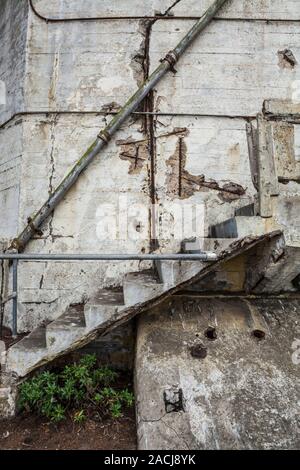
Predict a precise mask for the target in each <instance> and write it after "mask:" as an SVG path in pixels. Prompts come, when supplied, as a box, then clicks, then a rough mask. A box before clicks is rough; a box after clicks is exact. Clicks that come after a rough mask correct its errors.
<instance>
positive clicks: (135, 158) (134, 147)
mask: <svg viewBox="0 0 300 470" xmlns="http://www.w3.org/2000/svg"><path fill="white" fill-rule="evenodd" d="M117 145H118V146H120V147H121V152H120V154H119V157H120V158H121V160H127V161H129V162H130V166H129V170H128V173H129V174H137V173H140V172H141V170H142V168H143V166H144V163H145V162H146V161H147V160H148V155H149V151H148V139H143V140H133V139H131V138H128V139H126V140H118V141H117Z"/></svg>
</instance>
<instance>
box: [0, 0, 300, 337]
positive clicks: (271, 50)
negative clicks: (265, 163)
mask: <svg viewBox="0 0 300 470" xmlns="http://www.w3.org/2000/svg"><path fill="white" fill-rule="evenodd" d="M7 3H9V2H4V4H7ZM13 3H15V2H11V5H12V4H13ZM173 3H174V2H172V0H164V1H163V2H162V1H157V0H155V1H152V2H146V3H145V2H144V3H141V2H138V1H136V0H127V1H122V2H119V1H118V2H108V1H104V2H98V1H97V0H89V1H85V2H84V1H78V0H76V1H75V0H70V1H68V2H66V1H62V0H55V1H52V2H49V1H46V0H33V4H34V5H35V7H36V9H37V11H38V12H39V13H40V14H41V15H44V16H47V17H49V18H79V19H80V18H82V17H98V16H105V17H106V16H108V17H120V16H121V17H122V16H132V17H133V18H132V19H115V20H110V19H106V20H96V19H95V20H93V21H75V22H73V21H72V22H59V23H53V22H51V21H50V22H48V23H47V22H46V21H44V20H43V19H41V18H39V17H38V16H36V14H35V13H34V12H33V11H32V10H31V9H29V19H28V21H29V23H28V22H27V17H26V15H25V12H26V8H27V5H28V3H27V2H26V1H22V2H18V5H21V6H22V8H21V9H20V12H18V15H15V16H16V18H20V21H21V19H22V16H21V11H23V13H24V15H23V23H22V24H23V28H24V29H22V31H25V30H26V28H27V24H28V33H27V37H26V41H27V49H26V54H25V51H24V48H23V49H22V47H20V48H19V51H20V52H19V54H20V55H21V56H22V61H23V62H22V64H23V63H25V64H26V67H25V66H24V65H23V69H22V70H23V72H22V74H23V77H24V83H25V85H24V90H23V100H24V109H23V108H22V106H23V104H22V100H21V99H20V98H18V100H17V101H16V102H17V103H18V105H14V104H13V103H11V104H9V108H10V113H11V114H13V113H14V112H16V111H25V113H24V115H23V116H22V120H21V121H20V120H19V119H17V118H16V119H15V120H14V121H13V122H11V123H9V124H8V125H6V126H5V127H4V128H3V129H1V131H0V132H1V136H0V139H1V140H0V149H1V157H0V158H1V159H2V158H3V163H5V165H7V163H6V161H11V162H14V163H10V168H11V169H10V170H9V171H10V173H11V176H10V177H9V178H10V179H9V178H8V177H6V176H4V183H3V184H4V186H3V187H4V188H5V191H6V192H5V195H3V196H2V199H1V193H0V202H1V201H2V202H1V206H0V208H1V210H0V218H1V233H0V237H2V238H6V237H8V238H11V237H13V236H14V235H15V234H16V233H17V232H18V230H20V229H22V227H23V226H24V224H25V223H26V220H27V218H28V217H29V216H30V215H31V214H32V213H34V211H35V210H36V209H38V208H39V207H40V205H41V204H42V203H43V202H44V201H45V200H46V198H47V196H48V194H49V193H50V192H51V191H52V190H53V189H54V188H55V186H56V185H57V184H58V183H59V181H60V180H61V178H62V177H63V176H64V175H65V174H66V173H67V172H68V170H69V169H70V167H71V166H72V164H73V163H74V162H75V161H76V160H77V159H78V158H79V157H80V155H81V154H82V152H83V151H84V150H85V149H86V148H87V147H88V146H89V144H90V143H91V142H92V141H93V140H94V138H95V136H96V134H97V133H98V131H99V129H100V128H101V127H103V126H104V124H105V122H107V121H108V120H109V119H110V117H111V115H110V114H109V113H112V112H113V111H115V110H116V109H117V108H118V106H120V105H121V104H123V103H124V101H125V99H126V98H127V97H129V96H130V94H131V93H132V92H133V91H134V90H135V89H136V87H137V86H138V85H139V84H140V83H141V82H142V80H143V79H144V78H145V77H147V75H148V74H149V71H151V70H152V69H153V68H154V67H155V66H156V64H157V63H158V60H159V58H161V57H162V56H164V54H165V53H166V52H167V51H168V50H170V49H171V48H172V46H174V45H175V43H176V41H177V40H178V39H179V38H180V37H181V36H182V35H183V34H184V33H185V32H186V31H187V30H188V28H189V27H190V26H191V24H192V20H190V19H176V15H177V16H180V17H181V16H199V15H201V14H202V13H203V11H204V8H206V7H207V6H208V4H209V3H210V2H209V1H208V0H203V1H201V2H199V1H196V0H181V1H178V2H175V3H176V4H174V6H173V8H171V9H170V10H169V11H168V9H169V7H171V5H172V4H173ZM25 5H26V7H25ZM6 8H7V7H6ZM7 12H8V10H7ZM166 12H168V14H169V15H170V14H174V15H175V19H172V20H164V19H156V20H154V19H152V20H151V22H149V21H145V20H143V19H142V18H139V19H137V18H135V19H134V17H137V16H141V17H143V16H153V15H157V14H158V13H160V14H163V13H166ZM6 14H8V13H6ZM299 14H300V13H299V11H298V8H297V5H295V2H293V1H290V2H285V3H284V4H282V2H279V1H277V0H276V1H272V2H271V1H267V2H261V1H259V0H256V1H254V0H252V1H243V2H241V1H238V2H237V1H235V0H233V1H230V2H229V5H228V6H227V7H226V8H225V10H224V11H223V12H222V13H220V15H219V17H220V18H219V19H218V20H217V21H215V22H213V23H212V24H211V26H209V28H208V29H207V30H206V31H205V33H204V34H203V35H202V36H201V37H200V38H199V39H198V40H197V41H196V42H195V44H194V45H193V46H192V48H191V49H190V50H189V51H188V52H187V54H186V56H185V57H184V58H183V59H182V61H181V62H180V63H179V64H178V66H177V69H178V73H177V74H176V75H175V76H173V75H172V74H168V76H167V77H166V79H165V80H164V81H163V82H162V83H161V84H159V85H158V86H157V89H156V90H155V92H154V93H153V95H152V96H151V97H150V99H149V100H148V101H147V103H146V104H145V107H144V110H145V111H150V112H153V111H155V112H156V113H158V115H156V116H153V117H148V118H146V117H145V116H135V117H134V119H131V120H130V123H129V125H128V123H127V124H125V125H124V126H123V128H122V130H121V131H120V133H119V134H118V136H117V137H116V140H114V141H113V142H112V143H111V144H110V146H109V147H108V148H107V150H105V151H104V152H103V153H102V154H101V156H99V157H97V158H96V159H95V161H94V163H93V164H92V165H91V166H90V168H89V169H88V170H87V171H86V172H85V174H84V175H82V176H81V178H80V179H79V181H78V183H77V184H76V185H75V187H74V188H73V189H72V190H71V191H70V193H69V194H68V195H67V196H66V198H65V200H64V201H63V202H62V204H60V206H59V207H58V208H57V209H56V210H55V212H54V214H53V216H52V217H51V218H50V219H49V221H48V222H47V223H46V224H45V226H44V227H42V233H41V234H36V236H35V239H34V240H33V241H32V242H31V243H30V244H29V245H28V248H27V250H28V251H34V252H80V253H84V252H86V253H87V252H95V253H97V252H98V253H107V252H141V251H145V252H147V251H149V248H150V239H151V236H153V234H154V235H156V236H158V237H159V238H160V249H161V250H162V251H171V250H178V249H179V246H180V240H178V239H176V237H175V234H174V232H173V230H172V228H171V225H168V224H164V225H163V221H164V220H166V219H167V220H168V217H169V216H170V214H169V211H170V205H171V203H174V202H176V203H178V204H179V206H183V205H186V204H191V205H196V204H198V205H203V206H204V207H205V226H204V232H207V228H208V226H209V225H210V224H211V223H215V222H221V221H223V220H224V219H226V218H228V217H231V216H232V215H233V214H234V210H235V208H236V207H241V206H243V205H246V204H247V203H248V202H251V200H252V198H253V195H254V194H255V189H254V187H253V184H252V180H251V173H250V166H249V158H248V149H247V139H246V132H245V125H246V122H247V121H249V120H252V119H254V116H255V114H256V113H257V112H259V111H260V110H261V108H262V103H263V100H265V99H268V98H281V99H287V98H290V97H291V93H292V90H293V89H294V88H293V87H294V83H295V81H296V82H297V80H299V79H300V75H299V70H300V69H299V65H298V64H296V65H295V66H293V67H291V66H289V64H287V63H286V62H285V60H284V58H282V55H280V51H282V50H284V49H286V48H289V49H291V50H292V52H293V54H294V56H295V57H296V59H297V60H298V61H299V60H300V50H299V34H300V29H299V23H297V21H296V20H297V19H299ZM233 18H235V19H234V20H233ZM257 20H259V21H257ZM268 20H274V21H271V22H270V21H268ZM275 20H276V21H275ZM286 20H288V21H286ZM293 20H295V21H293ZM5 28H7V26H5ZM1 31H2V30H1ZM5 31H6V29H5ZM1 34H3V33H1ZM5 34H6V33H5ZM23 43H24V42H23ZM23 43H22V44H23ZM21 51H22V52H21ZM3 66H4V64H3V63H1V67H3ZM0 70H1V69H0ZM5 70H6V69H5ZM18 73H19V72H18ZM0 78H1V77H0ZM9 83H10V82H9ZM9 91H10V94H11V95H13V92H14V87H13V86H12V85H10V84H9ZM17 96H19V95H18V94H17ZM20 97H21V94H20ZM29 111H30V113H29ZM163 113H169V114H170V115H168V116H166V115H164V114H163ZM173 114H174V115H173ZM19 121H20V122H19ZM15 124H16V125H15ZM20 156H21V157H20ZM17 162H21V163H22V166H21V167H20V166H19V165H18V167H17V169H15V168H16V164H17ZM1 163H2V160H1V162H0V164H1ZM5 165H4V166H3V168H4V169H5V168H6V167H5ZM0 170H1V166H0ZM8 174H9V173H8V172H6V173H5V175H8ZM19 180H20V181H21V182H22V183H21V186H20V187H19ZM10 181H13V187H12V188H11V186H10V183H9V182H10ZM290 185H291V183H289V184H288V185H287V186H286V185H285V186H284V190H286V191H291V192H292V193H293V194H294V193H296V192H297V190H298V187H297V183H295V185H294V186H293V188H292V187H291V186H290ZM120 196H126V197H127V198H128V200H129V206H133V204H136V203H140V204H142V205H143V207H147V208H149V212H150V204H151V202H152V203H154V202H155V203H157V204H159V212H160V217H159V218H158V224H157V226H156V227H155V233H153V232H154V226H153V223H151V220H150V222H149V217H147V221H144V220H143V221H142V222H141V220H140V218H139V215H137V216H136V217H133V218H132V222H131V224H130V232H131V238H130V239H129V238H128V237H125V236H124V233H120V234H119V235H120V236H119V238H118V239H116V240H112V239H111V237H110V238H108V239H106V240H101V239H99V237H98V236H97V229H99V221H100V217H99V214H98V215H97V209H98V208H99V207H101V205H103V204H104V203H114V204H115V206H117V205H118V203H119V197H120ZM12 208H13V210H11V209H12ZM8 214H9V215H8ZM7 220H8V221H9V223H6V221H7ZM4 221H5V222H4ZM146 222H147V223H146ZM145 225H146V227H147V228H146V230H144V237H138V235H139V234H140V231H141V229H144V226H145ZM133 234H136V235H137V237H134V236H132V235H133ZM185 235H188V234H185ZM142 267H145V264H140V265H139V264H138V263H99V264H96V263H93V264H92V263H80V265H79V264H76V263H72V264H66V263H55V264H53V263H38V264H32V263H30V264H28V263H27V264H25V263H24V264H22V265H21V267H20V275H19V281H20V282H19V285H20V297H19V301H20V304H19V312H20V319H19V328H20V331H23V330H29V329H32V327H33V326H36V325H38V324H39V323H40V322H41V321H42V320H47V319H53V318H55V317H57V316H59V315H60V313H61V312H62V311H63V310H64V309H65V307H66V306H67V305H68V303H69V302H79V301H81V300H82V299H83V298H85V297H86V296H89V295H91V294H92V293H94V292H95V290H97V289H98V288H102V287H106V286H111V285H118V284H120V283H121V280H122V276H123V273H125V272H127V271H128V270H134V269H139V268H142ZM5 318H6V322H7V323H9V318H10V311H9V309H8V307H7V309H6V317H5Z"/></svg>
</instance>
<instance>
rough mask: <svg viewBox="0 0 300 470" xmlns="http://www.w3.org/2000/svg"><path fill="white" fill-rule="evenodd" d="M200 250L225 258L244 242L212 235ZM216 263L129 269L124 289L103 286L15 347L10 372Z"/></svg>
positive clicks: (84, 338)
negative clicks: (139, 270) (95, 293)
mask: <svg viewBox="0 0 300 470" xmlns="http://www.w3.org/2000/svg"><path fill="white" fill-rule="evenodd" d="M258 240H259V237H258V238H256V239H255V237H254V238H252V239H249V238H248V239H247V241H246V243H245V247H247V246H251V244H252V243H256V241H258ZM239 241H240V240H239ZM231 246H232V249H231V248H230V247H231ZM241 246H243V244H242V243H241ZM243 249H245V248H243ZM199 250H203V251H204V250H205V251H209V250H213V251H214V252H216V253H217V254H221V258H222V259H226V256H231V257H232V256H234V253H235V252H236V253H237V254H238V253H240V246H239V243H237V240H235V239H233V238H230V237H228V238H221V239H213V238H207V239H204V240H203V241H202V243H201V245H200V244H199ZM216 263H218V261H214V262H211V263H205V262H199V261H182V262H178V261H159V262H157V263H156V264H155V266H154V267H153V269H150V270H148V271H144V272H132V273H128V274H127V275H126V276H125V278H124V281H123V286H122V288H121V289H120V290H113V289H107V290H100V291H99V292H98V293H97V295H96V296H95V297H94V298H91V299H90V300H89V301H88V302H87V303H85V304H79V305H71V306H70V307H69V308H68V309H67V311H66V312H65V313H64V314H63V315H61V316H60V317H59V318H57V319H56V320H54V321H52V322H51V323H49V324H47V325H42V326H40V327H38V328H36V329H35V330H33V331H32V333H30V334H29V335H28V336H27V337H25V338H24V339H22V340H21V341H19V342H18V343H16V344H14V345H13V346H12V347H10V348H9V349H8V351H7V353H6V363H5V372H6V373H12V374H13V375H16V376H17V377H25V376H26V375H27V374H29V373H30V372H31V371H33V370H34V369H36V368H37V367H39V366H41V365H43V364H46V363H48V362H50V361H52V360H53V359H55V358H56V357H58V356H60V355H63V354H65V353H67V352H69V351H72V350H74V349H76V348H79V347H81V346H83V345H85V344H87V343H88V342H90V341H91V340H93V339H94V338H96V337H97V336H98V335H99V334H104V333H105V332H107V331H109V330H110V329H113V328H114V327H116V326H118V325H119V324H121V323H125V322H126V321H128V320H129V319H130V318H132V317H133V316H135V315H136V314H137V313H140V312H141V311H142V310H143V309H146V308H149V307H150V306H152V305H157V304H158V303H160V302H161V301H163V300H164V299H165V298H166V297H167V296H169V295H172V294H173V293H175V292H176V290H177V289H180V288H181V287H182V286H183V285H184V283H188V282H190V281H192V280H193V279H194V278H196V277H197V276H199V275H201V273H203V274H205V272H209V270H210V269H212V267H213V266H214V265H215V264H216Z"/></svg>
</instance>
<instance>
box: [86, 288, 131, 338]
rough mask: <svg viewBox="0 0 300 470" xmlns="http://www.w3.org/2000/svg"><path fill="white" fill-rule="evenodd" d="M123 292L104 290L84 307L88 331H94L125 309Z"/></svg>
mask: <svg viewBox="0 0 300 470" xmlns="http://www.w3.org/2000/svg"><path fill="white" fill-rule="evenodd" d="M124 306H125V303H124V294H123V290H112V289H102V290H100V291H99V292H98V293H97V295H95V297H92V298H91V299H90V300H89V301H88V302H87V303H86V304H85V306H84V316H85V323H86V327H87V329H88V330H89V331H90V330H93V329H95V328H97V327H99V326H100V325H101V324H103V323H105V321H106V320H108V319H110V318H111V317H112V316H113V315H114V314H115V313H117V312H118V311H119V310H120V309H122V308H124Z"/></svg>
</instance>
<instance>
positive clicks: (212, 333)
mask: <svg viewBox="0 0 300 470" xmlns="http://www.w3.org/2000/svg"><path fill="white" fill-rule="evenodd" d="M205 336H206V338H207V339H209V340H210V341H214V340H215V339H217V337H218V335H217V331H216V329H215V328H213V327H212V326H210V327H209V328H207V330H206V331H205Z"/></svg>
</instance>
